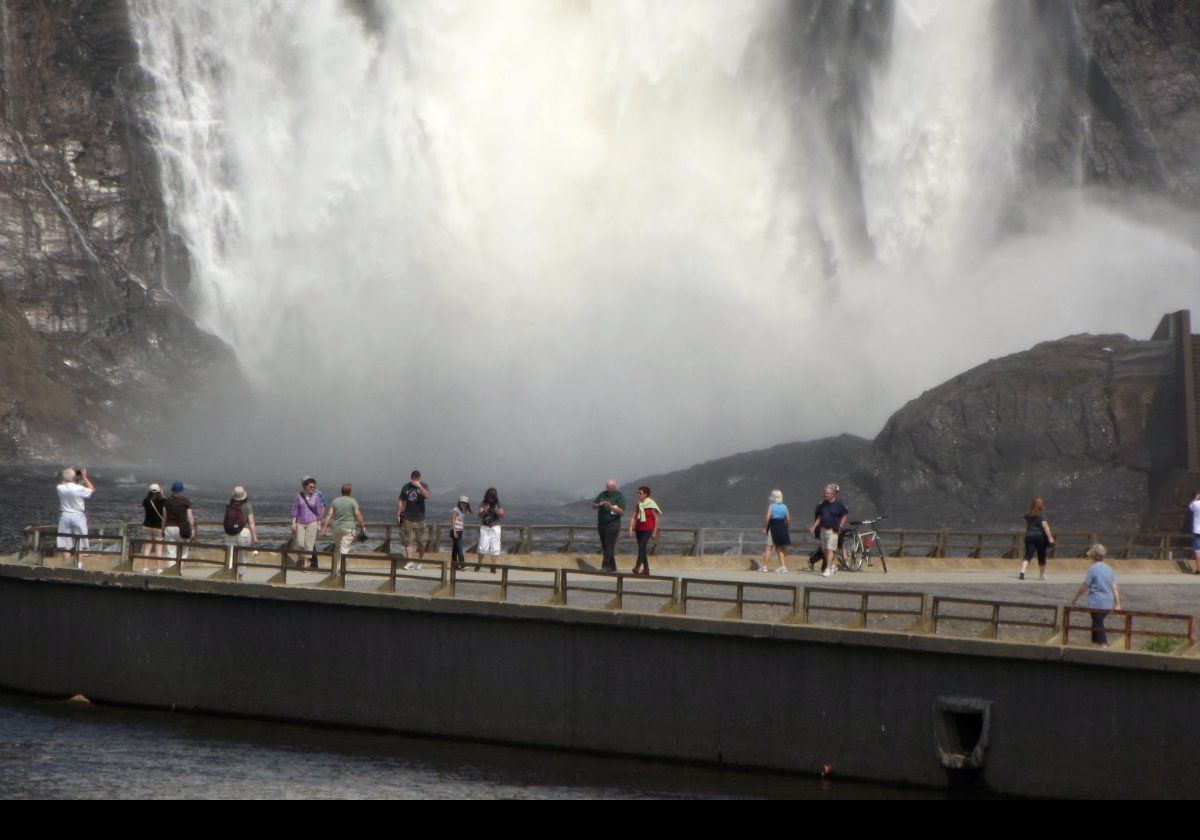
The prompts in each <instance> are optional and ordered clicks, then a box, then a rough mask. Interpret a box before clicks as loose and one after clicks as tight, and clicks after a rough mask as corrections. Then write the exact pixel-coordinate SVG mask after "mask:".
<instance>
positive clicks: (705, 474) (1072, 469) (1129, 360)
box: [630, 335, 1176, 531]
mask: <svg viewBox="0 0 1200 840" xmlns="http://www.w3.org/2000/svg"><path fill="white" fill-rule="evenodd" d="M1175 382H1176V380H1175V377H1174V361H1173V351H1172V347H1171V345H1170V344H1169V343H1167V342H1155V341H1136V340H1133V339H1130V338H1127V337H1126V336H1122V335H1102V336H1089V335H1084V336H1072V337H1070V338H1065V339H1061V340H1058V341H1049V342H1045V343H1044V344H1039V345H1037V346H1036V347H1034V348H1032V349H1030V350H1027V351H1025V352H1022V353H1015V354H1013V355H1011V356H1006V357H1005V358H1002V359H995V360H993V361H990V362H987V363H986V364H983V365H980V366H979V367H976V368H974V369H973V370H970V371H968V372H966V373H964V374H962V375H960V376H957V377H955V378H954V379H952V380H950V381H949V382H946V383H944V384H942V385H939V386H938V387H937V388H934V389H932V390H930V391H927V392H926V393H924V394H922V395H921V396H920V397H918V398H916V399H914V400H913V401H911V402H910V403H908V404H907V405H906V406H904V407H903V408H902V409H900V410H899V411H898V412H896V413H895V414H894V415H892V417H891V419H889V420H888V422H887V424H886V425H885V426H884V428H883V431H882V432H880V434H879V436H878V437H877V438H876V439H875V441H874V442H873V443H871V444H868V443H867V442H866V441H864V440H862V439H861V438H853V437H850V436H848V435H843V436H842V437H839V438H830V439H827V440H819V441H811V442H808V443H797V444H787V445H785V446H776V447H773V448H772V449H766V450H761V451H758V452H748V453H744V454H741V455H735V456H732V457H729V458H723V459H721V460H718V461H712V462H710V463H707V464H701V465H699V466H696V467H692V468H690V469H687V470H683V471H680V472H676V473H669V474H666V475H660V476H651V477H649V478H647V479H643V480H642V481H639V482H635V483H634V484H632V485H630V486H631V487H635V486H636V485H637V484H643V483H645V484H649V485H650V486H651V488H652V489H653V490H654V492H655V495H656V496H657V497H659V498H660V499H662V500H663V503H664V504H666V503H667V500H670V503H671V505H672V506H673V507H675V508H676V509H686V510H696V511H722V512H728V511H732V510H755V509H756V506H758V504H759V503H760V502H761V501H762V500H763V499H764V498H765V495H766V493H767V492H768V491H769V490H770V489H772V488H774V487H781V488H783V489H784V492H785V494H789V493H790V495H789V501H791V500H797V501H799V500H805V501H807V500H809V499H811V500H813V502H814V503H815V502H816V501H817V500H819V498H820V492H821V488H822V486H823V485H824V484H825V483H827V482H830V481H834V482H840V483H841V485H842V488H843V495H844V496H845V498H846V501H847V504H848V505H849V506H850V507H851V509H852V511H853V514H854V516H855V517H856V518H858V517H869V516H873V515H875V514H877V513H887V514H888V515H889V517H890V518H891V523H889V524H891V525H893V526H894V527H906V528H943V527H948V528H967V529H989V530H990V529H1000V530H1011V529H1012V528H1014V527H1017V526H1018V525H1019V524H1020V522H1021V514H1022V513H1023V512H1024V510H1025V508H1026V506H1027V505H1028V502H1029V500H1030V499H1031V498H1033V497H1034V496H1042V497H1043V498H1045V500H1046V503H1047V505H1048V508H1049V511H1050V513H1049V517H1050V518H1051V521H1052V522H1053V523H1054V524H1055V525H1056V526H1057V527H1059V528H1060V529H1075V528H1078V529H1087V530H1093V529H1099V530H1104V529H1112V530H1115V531H1125V530H1136V529H1137V528H1138V527H1139V525H1140V524H1141V521H1142V518H1143V516H1144V514H1145V512H1146V509H1147V507H1148V505H1149V502H1150V489H1151V479H1152V477H1153V476H1154V475H1155V474H1156V473H1159V472H1161V471H1162V470H1164V469H1166V468H1168V467H1169V466H1170V465H1171V464H1172V463H1173V462H1174V461H1175V455H1176V453H1175V449H1174V438H1173V436H1172V434H1171V433H1170V432H1171V431H1172V430H1173V428H1174V427H1173V425H1172V423H1173V422H1174V412H1173V410H1172V407H1173V401H1174V400H1175V398H1176V395H1175V393H1174V389H1175ZM795 508H796V506H795V504H793V510H795ZM801 511H803V512H805V513H806V512H807V508H806V507H804V506H801Z"/></svg>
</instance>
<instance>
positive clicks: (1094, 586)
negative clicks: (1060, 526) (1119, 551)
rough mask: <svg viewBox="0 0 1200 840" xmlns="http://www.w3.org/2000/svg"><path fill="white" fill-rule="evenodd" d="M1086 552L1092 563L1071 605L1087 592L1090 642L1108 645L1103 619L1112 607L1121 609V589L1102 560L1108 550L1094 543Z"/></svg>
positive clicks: (1103, 645)
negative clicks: (1089, 612) (1090, 625)
mask: <svg viewBox="0 0 1200 840" xmlns="http://www.w3.org/2000/svg"><path fill="white" fill-rule="evenodd" d="M1087 553H1088V557H1090V558H1092V565H1090V566H1088V570H1087V574H1085V575H1084V576H1083V583H1081V584H1080V585H1079V589H1078V591H1076V593H1075V597H1074V598H1072V599H1071V606H1075V603H1076V602H1077V601H1078V600H1079V596H1080V595H1082V594H1083V593H1085V592H1086V593H1087V607H1088V609H1089V610H1092V644H1094V645H1099V646H1100V647H1108V633H1106V632H1105V630H1104V619H1105V617H1106V616H1107V615H1108V611H1109V610H1111V609H1113V608H1116V610H1117V612H1120V611H1121V590H1119V589H1117V577H1116V575H1115V574H1113V570H1112V567H1110V566H1109V565H1108V564H1107V563H1105V562H1104V558H1105V556H1106V555H1107V554H1108V550H1107V549H1106V548H1105V547H1104V546H1102V545H1101V544H1100V543H1096V544H1095V545H1093V546H1092V547H1091V548H1089V549H1088V551H1087Z"/></svg>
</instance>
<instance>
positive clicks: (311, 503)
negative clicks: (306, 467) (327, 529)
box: [291, 475, 326, 569]
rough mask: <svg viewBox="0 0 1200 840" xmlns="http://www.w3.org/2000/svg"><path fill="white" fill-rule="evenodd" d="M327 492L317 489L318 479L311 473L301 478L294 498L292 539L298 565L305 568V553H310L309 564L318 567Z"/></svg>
mask: <svg viewBox="0 0 1200 840" xmlns="http://www.w3.org/2000/svg"><path fill="white" fill-rule="evenodd" d="M325 505H326V502H325V494H324V493H322V492H321V491H320V490H318V489H317V480H316V479H315V478H313V477H312V476H311V475H306V476H304V478H302V479H300V492H299V493H297V494H296V497H295V498H294V499H292V541H291V548H292V549H293V550H294V551H295V552H296V566H297V567H298V568H304V555H305V554H308V555H309V566H310V567H312V568H314V569H315V568H317V552H316V548H317V528H318V527H319V526H320V522H321V518H322V517H323V516H324V515H325Z"/></svg>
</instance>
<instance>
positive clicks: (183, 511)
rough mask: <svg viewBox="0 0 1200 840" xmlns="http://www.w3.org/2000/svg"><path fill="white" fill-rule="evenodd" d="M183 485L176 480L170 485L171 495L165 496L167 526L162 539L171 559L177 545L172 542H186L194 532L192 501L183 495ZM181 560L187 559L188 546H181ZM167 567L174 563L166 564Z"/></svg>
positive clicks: (174, 554)
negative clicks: (165, 543) (165, 542)
mask: <svg viewBox="0 0 1200 840" xmlns="http://www.w3.org/2000/svg"><path fill="white" fill-rule="evenodd" d="M183 491H184V487H183V482H182V481H176V482H175V483H174V484H172V485H171V495H170V496H168V497H167V502H166V508H167V519H166V523H167V527H165V528H164V529H163V539H165V540H166V541H167V543H168V545H167V556H168V557H170V558H171V559H172V560H174V559H175V556H176V549H177V548H178V546H176V545H174V544H173V543H177V542H180V541H183V542H186V541H187V540H190V539H191V538H192V537H193V536H195V534H196V518H195V516H194V515H193V514H192V502H191V500H190V499H188V497H187V496H185V495H183ZM179 558H180V559H181V560H186V559H188V547H187V546H186V545H185V546H183V551H181V552H179ZM167 565H168V567H170V566H171V565H174V564H170V563H168V564H167Z"/></svg>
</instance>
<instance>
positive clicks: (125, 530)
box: [119, 522, 133, 572]
mask: <svg viewBox="0 0 1200 840" xmlns="http://www.w3.org/2000/svg"><path fill="white" fill-rule="evenodd" d="M119 567H120V569H121V571H123V572H132V571H133V565H132V563H131V562H130V560H129V525H127V524H126V523H124V522H122V523H121V560H120V564H119Z"/></svg>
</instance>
